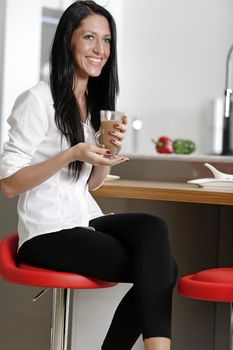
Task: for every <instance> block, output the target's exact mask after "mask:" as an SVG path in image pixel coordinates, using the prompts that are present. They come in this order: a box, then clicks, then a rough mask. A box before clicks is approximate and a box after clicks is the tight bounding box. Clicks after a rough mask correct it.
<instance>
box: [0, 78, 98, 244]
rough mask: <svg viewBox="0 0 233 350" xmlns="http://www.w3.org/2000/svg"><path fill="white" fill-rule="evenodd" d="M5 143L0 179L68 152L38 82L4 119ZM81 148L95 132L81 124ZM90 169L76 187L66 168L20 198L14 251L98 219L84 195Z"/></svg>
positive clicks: (47, 95) (46, 93)
mask: <svg viewBox="0 0 233 350" xmlns="http://www.w3.org/2000/svg"><path fill="white" fill-rule="evenodd" d="M8 122H9V124H10V130H9V140H8V141H7V142H6V143H5V144H4V147H3V153H2V154H1V158H0V179H3V178H6V177H8V176H10V175H13V174H14V173H15V172H17V171H18V170H20V169H21V168H23V167H26V166H28V165H31V164H35V163H39V162H43V161H45V160H47V159H50V158H52V157H54V156H56V155H58V154H59V153H60V152H62V151H64V150H65V149H67V148H68V147H69V145H68V143H67V141H66V139H65V137H63V136H61V133H60V131H59V130H58V128H57V126H56V124H55V119H54V107H53V99H52V95H51V91H50V88H49V86H48V84H47V83H45V82H43V81H41V82H40V83H38V84H37V85H35V86H33V87H32V88H31V89H29V90H27V91H25V92H24V93H22V94H21V95H20V96H19V97H18V98H17V99H16V102H15V105H14V107H13V110H12V113H11V115H10V117H9V119H8ZM83 127H84V135H85V142H87V143H95V137H94V129H93V128H92V126H91V124H90V123H87V124H83ZM91 169H92V165H91V164H88V163H85V165H84V169H83V172H82V173H81V175H80V177H79V179H78V181H73V178H72V175H71V176H68V166H67V167H64V168H62V169H61V170H60V171H58V172H57V173H56V174H54V175H53V176H51V177H50V178H49V179H48V180H46V181H45V182H43V183H42V184H40V185H38V186H36V187H34V188H32V189H30V190H28V191H26V192H25V193H22V194H20V195H19V200H18V206H17V211H18V217H19V221H18V233H19V247H20V246H21V245H22V244H23V243H24V242H25V241H26V240H28V239H30V238H32V237H35V236H37V235H41V234H45V233H49V232H56V231H60V230H62V229H67V228H72V227H77V226H85V227H88V225H89V221H90V220H91V219H94V218H96V217H98V216H101V215H103V213H102V211H101V210H100V208H99V206H98V205H97V203H96V202H95V200H94V199H93V198H92V196H91V195H90V193H89V191H88V185H87V180H88V178H89V175H90V173H91Z"/></svg>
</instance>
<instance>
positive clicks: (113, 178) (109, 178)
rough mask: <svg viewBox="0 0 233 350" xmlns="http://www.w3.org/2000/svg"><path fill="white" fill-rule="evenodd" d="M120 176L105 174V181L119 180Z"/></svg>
mask: <svg viewBox="0 0 233 350" xmlns="http://www.w3.org/2000/svg"><path fill="white" fill-rule="evenodd" d="M119 178H120V176H118V175H107V177H106V179H105V181H115V180H119Z"/></svg>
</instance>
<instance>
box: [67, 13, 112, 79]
mask: <svg viewBox="0 0 233 350" xmlns="http://www.w3.org/2000/svg"><path fill="white" fill-rule="evenodd" d="M110 46H111V31H110V26H109V23H108V20H107V19H106V18H105V17H104V16H101V15H90V16H88V17H86V18H85V19H84V20H83V21H82V22H81V24H80V26H79V27H78V28H77V29H76V30H75V31H74V32H73V35H72V38H71V49H72V52H73V57H74V62H75V65H76V74H77V75H78V77H80V78H88V77H89V76H91V77H98V76H99V75H100V73H101V71H102V68H103V67H104V65H105V63H106V62H107V60H108V58H109V56H110Z"/></svg>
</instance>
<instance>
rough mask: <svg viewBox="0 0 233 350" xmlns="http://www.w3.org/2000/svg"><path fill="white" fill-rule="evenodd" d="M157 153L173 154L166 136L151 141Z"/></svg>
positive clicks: (171, 144) (170, 142)
mask: <svg viewBox="0 0 233 350" xmlns="http://www.w3.org/2000/svg"><path fill="white" fill-rule="evenodd" d="M152 141H153V142H154V144H155V148H156V151H157V152H158V153H167V154H170V153H173V142H172V139H170V138H169V137H167V136H161V137H160V138H159V139H158V141H155V140H152Z"/></svg>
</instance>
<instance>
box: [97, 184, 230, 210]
mask: <svg viewBox="0 0 233 350" xmlns="http://www.w3.org/2000/svg"><path fill="white" fill-rule="evenodd" d="M92 194H93V196H102V197H113V198H114V197H115V198H132V199H147V200H161V201H171V202H184V203H203V204H221V205H233V189H232V190H228V189H227V190H226V189H206V188H205V189H204V188H198V187H195V185H191V184H185V183H184V184H183V183H175V182H157V181H136V180H116V181H112V182H105V183H104V184H103V186H102V187H101V188H99V189H98V190H96V191H93V192H92Z"/></svg>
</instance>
